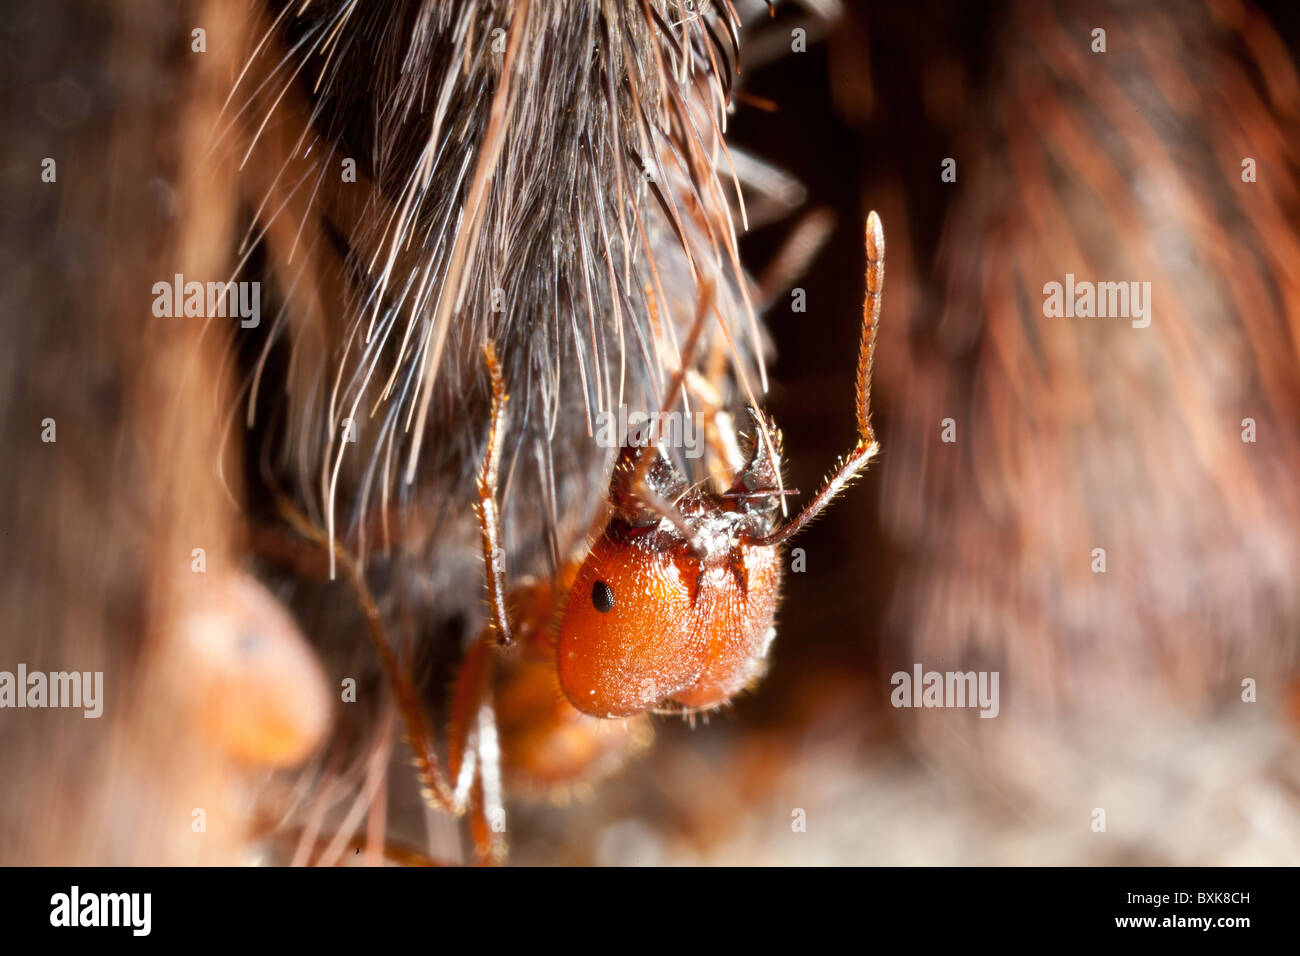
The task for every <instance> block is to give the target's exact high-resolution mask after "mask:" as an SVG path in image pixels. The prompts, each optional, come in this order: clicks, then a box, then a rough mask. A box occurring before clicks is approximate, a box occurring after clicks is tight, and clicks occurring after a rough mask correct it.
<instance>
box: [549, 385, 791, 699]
mask: <svg viewBox="0 0 1300 956" xmlns="http://www.w3.org/2000/svg"><path fill="white" fill-rule="evenodd" d="M750 416H751V418H752V419H753V420H754V422H755V424H756V425H757V426H758V427H757V428H756V429H755V435H754V438H753V447H752V450H751V454H750V458H749V462H748V464H747V465H746V466H745V468H744V469H743V470H742V471H741V472H740V473H739V474H738V475H737V477H736V480H735V482H734V483H733V485H732V488H731V490H730V491H728V492H727V494H726V495H724V496H722V497H720V498H719V497H717V496H714V495H710V494H708V493H705V492H691V493H689V494H688V493H687V490H688V486H687V483H686V481H685V479H684V478H683V477H682V475H681V473H680V472H679V471H678V470H677V469H676V467H674V465H673V464H672V462H671V461H670V460H669V459H668V458H667V457H666V456H665V455H664V454H663V452H662V451H660V450H657V449H646V450H644V454H645V455H647V456H653V458H650V459H648V460H647V459H645V458H642V450H640V449H634V448H624V449H623V451H622V452H621V454H620V455H619V459H618V462H617V464H616V465H615V468H614V478H613V481H612V482H611V486H610V503H611V505H612V507H613V516H612V517H611V519H610V521H609V523H608V524H607V525H606V527H605V530H604V533H603V534H602V535H601V536H600V538H599V539H598V540H597V541H596V543H595V545H593V547H592V549H591V551H590V553H589V554H588V555H587V558H586V560H585V561H584V562H583V564H582V567H581V568H580V569H579V571H578V575H577V577H576V578H575V580H574V583H573V586H572V588H571V589H570V591H569V594H568V598H567V601H566V603H565V608H564V615H563V618H562V619H561V623H560V634H559V639H558V643H557V646H556V665H557V668H558V671H559V678H560V686H561V687H562V688H563V690H564V693H565V695H566V696H567V697H568V698H569V701H570V702H571V703H572V704H573V705H574V706H575V707H577V708H578V709H579V710H581V711H583V712H584V713H587V714H592V715H594V716H598V717H626V716H630V715H633V714H638V713H642V712H644V711H646V710H650V709H654V708H657V707H659V706H661V705H663V704H665V702H671V703H673V704H675V705H678V706H681V707H684V708H688V709H690V710H703V709H708V708H710V707H714V706H717V705H719V704H722V703H725V702H726V701H727V700H729V699H730V698H731V697H732V696H733V695H734V694H736V693H737V692H739V691H740V690H741V689H742V688H743V687H744V686H745V685H746V684H748V683H749V682H750V681H752V680H753V679H754V678H755V677H756V676H757V675H758V673H759V671H760V670H761V669H762V666H763V662H764V658H765V655H766V649H767V643H768V641H769V640H770V637H771V634H772V618H773V615H774V614H775V610H776V601H777V593H778V590H779V587H780V564H779V560H778V558H777V549H776V548H775V547H765V546H755V545H751V544H750V541H751V539H755V538H759V537H763V536H765V535H766V534H768V533H769V532H770V531H771V527H772V522H773V521H774V519H775V515H776V511H777V509H778V508H779V498H780V494H781V492H780V490H779V482H778V481H777V480H776V475H777V468H778V467H779V454H778V448H779V446H778V445H777V444H774V443H773V442H779V439H774V440H773V442H769V440H768V439H767V438H766V437H765V431H769V430H770V429H767V428H765V426H766V422H765V421H764V420H763V419H762V417H761V416H760V415H759V413H757V412H756V411H754V410H753V409H750Z"/></svg>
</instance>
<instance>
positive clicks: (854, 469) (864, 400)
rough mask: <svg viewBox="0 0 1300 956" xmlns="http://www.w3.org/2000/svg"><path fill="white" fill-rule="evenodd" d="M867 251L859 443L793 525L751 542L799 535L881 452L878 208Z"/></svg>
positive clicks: (881, 246) (881, 234) (881, 254)
mask: <svg viewBox="0 0 1300 956" xmlns="http://www.w3.org/2000/svg"><path fill="white" fill-rule="evenodd" d="M866 251H867V294H866V298H865V300H864V301H863V303H862V342H861V345H860V346H859V348H858V377H857V392H858V403H857V414H858V443H857V444H856V445H854V446H853V449H852V450H851V451H850V452H849V453H848V455H847V456H846V457H844V458H843V459H841V460H840V463H839V464H838V465H837V466H836V468H835V471H834V472H833V473H832V474H831V476H830V478H828V479H827V480H826V484H825V485H823V486H822V489H821V491H819V492H817V494H816V495H815V496H814V497H813V499H812V500H811V501H810V502H808V504H807V505H805V506H804V509H803V510H802V511H801V512H799V514H798V515H796V516H795V517H794V519H793V520H792V521H790V523H789V524H787V525H786V526H785V527H783V528H781V529H780V530H779V531H776V532H774V533H773V534H770V535H768V536H767V537H765V538H759V539H756V540H754V541H751V542H750V543H751V544H755V545H761V546H769V545H779V544H782V543H784V542H785V541H786V540H788V539H789V538H791V537H793V536H794V535H796V534H798V533H799V532H800V531H801V530H802V529H803V527H804V526H805V525H807V524H808V522H810V521H812V520H813V519H814V518H816V517H817V515H818V514H820V513H821V510H822V509H823V508H825V507H826V506H827V505H828V504H830V503H831V501H832V500H833V499H834V498H835V496H836V495H838V494H839V493H840V492H841V491H843V490H844V488H845V486H846V485H847V484H848V483H849V482H850V481H852V480H853V479H854V478H855V477H856V476H857V474H858V472H860V471H861V470H862V469H863V467H865V466H866V464H867V462H869V461H871V459H872V458H874V457H875V456H876V453H877V452H878V451H880V445H879V444H878V443H877V442H876V433H875V432H874V431H873V430H872V428H871V371H872V366H873V365H874V363H875V357H876V330H877V328H879V326H880V293H881V289H882V287H883V286H884V283H885V233H884V230H883V229H882V228H881V225H880V217H879V216H877V215H876V213H875V212H874V211H872V212H871V214H870V215H868V216H867V238H866Z"/></svg>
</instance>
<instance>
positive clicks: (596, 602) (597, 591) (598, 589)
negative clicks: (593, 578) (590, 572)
mask: <svg viewBox="0 0 1300 956" xmlns="http://www.w3.org/2000/svg"><path fill="white" fill-rule="evenodd" d="M591 603H592V606H593V607H595V609H596V610H597V611H599V612H600V613H601V614H608V613H609V612H610V611H612V610H614V589H613V588H611V587H610V586H609V585H608V584H606V583H605V582H604V581H597V582H596V583H595V584H593V585H592V586H591Z"/></svg>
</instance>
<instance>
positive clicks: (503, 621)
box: [282, 212, 885, 863]
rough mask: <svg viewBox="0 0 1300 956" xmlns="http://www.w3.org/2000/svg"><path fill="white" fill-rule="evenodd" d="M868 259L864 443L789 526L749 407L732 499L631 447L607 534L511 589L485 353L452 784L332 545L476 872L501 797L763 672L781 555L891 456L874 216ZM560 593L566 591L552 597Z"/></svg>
mask: <svg viewBox="0 0 1300 956" xmlns="http://www.w3.org/2000/svg"><path fill="white" fill-rule="evenodd" d="M866 260H867V269H866V297H865V300H864V303H863V317H862V334H861V343H860V346H859V352H858V369H857V382H856V385H857V431H858V438H857V443H856V444H855V445H854V446H853V448H852V449H851V450H850V451H849V453H848V454H847V455H846V456H844V457H843V458H841V459H840V460H839V462H838V463H837V464H836V466H835V469H834V470H833V472H832V473H831V475H830V477H829V478H828V479H827V480H826V482H825V484H824V485H823V486H822V488H821V490H820V491H818V492H817V494H816V495H815V496H814V497H813V498H812V499H811V500H810V501H809V502H808V503H807V504H806V505H805V506H804V508H803V510H802V511H800V512H799V513H798V514H797V515H796V516H795V517H794V518H793V519H792V520H790V521H788V522H786V523H784V524H781V523H780V522H779V516H780V513H781V511H782V507H781V503H782V500H783V497H784V496H785V495H789V494H796V493H797V492H794V491H788V490H785V489H783V488H782V485H781V480H780V470H781V435H780V432H779V431H778V430H777V429H776V427H775V426H774V425H773V424H772V422H771V421H770V420H769V419H768V418H767V417H766V416H765V415H764V414H763V413H761V412H760V411H758V410H757V409H755V408H753V407H752V406H748V407H747V408H746V412H747V414H748V416H749V418H750V420H751V423H752V424H753V426H754V434H753V438H752V441H751V442H750V449H749V455H748V460H747V461H746V462H745V463H744V464H743V465H742V466H741V467H739V468H738V469H733V470H734V475H733V478H732V482H731V485H730V487H728V488H727V490H726V491H724V492H722V493H715V492H712V491H709V490H707V489H705V488H702V487H692V486H690V485H689V484H688V483H687V481H686V479H685V478H684V477H683V476H682V474H681V473H680V472H679V471H678V469H677V467H676V466H675V465H674V464H673V462H672V461H671V459H669V458H668V456H667V455H666V454H665V453H664V452H663V450H662V448H661V447H660V446H659V445H658V444H657V443H651V444H650V445H648V446H646V447H633V446H624V447H623V448H622V449H621V451H620V453H619V456H618V459H617V461H616V463H615V466H614V471H613V476H612V478H611V480H610V486H609V496H608V505H609V508H610V515H609V518H608V521H607V523H606V524H605V527H604V530H603V532H601V533H600V535H599V536H598V537H597V539H596V541H595V543H594V544H593V545H592V546H591V548H590V550H589V551H588V553H587V554H586V555H585V557H584V558H582V559H581V560H580V561H579V560H574V561H570V562H568V563H567V564H566V565H564V566H563V567H562V568H561V570H560V572H559V574H558V576H557V579H556V580H555V581H554V582H537V581H527V582H521V583H520V584H518V585H516V586H515V587H514V588H513V589H509V590H508V589H507V587H506V580H505V578H506V574H505V565H504V561H503V560H502V555H503V554H504V549H503V548H502V547H501V530H500V510H499V506H498V503H497V495H498V487H497V483H498V470H499V466H500V461H501V454H502V446H503V436H504V432H505V422H506V409H507V405H508V403H509V395H508V393H507V390H506V387H505V382H504V376H503V374H502V370H501V366H500V363H499V361H498V359H497V355H496V349H495V346H494V345H493V343H492V342H491V341H489V342H488V343H487V344H486V345H485V347H484V358H485V363H486V366H487V371H488V376H489V380H490V383H491V390H492V403H491V417H490V424H489V428H488V436H487V448H486V453H485V455H484V457H483V460H482V463H481V466H480V468H479V471H478V474H477V489H478V499H479V500H478V503H477V507H476V512H477V516H478V523H479V529H480V537H481V542H482V550H483V562H484V571H485V575H484V576H485V581H486V591H487V600H488V606H489V622H488V624H487V626H486V628H485V629H484V631H483V633H482V634H481V635H480V637H479V638H478V639H477V640H476V641H475V642H474V644H473V645H472V646H471V648H470V649H469V650H468V652H467V653H466V656H465V659H464V662H463V663H462V665H461V669H460V672H459V674H458V675H457V678H456V680H455V686H454V688H453V692H452V700H451V708H450V718H449V728H448V745H447V774H446V775H445V776H444V773H443V770H442V765H441V763H440V761H439V759H438V757H437V752H436V748H435V745H434V735H433V733H432V731H431V729H430V726H429V721H428V717H427V715H426V713H425V712H424V710H423V709H422V707H421V705H420V703H419V697H418V692H417V691H416V689H415V686H414V684H413V682H412V680H411V678H410V675H409V673H407V672H405V671H404V670H403V669H402V668H401V667H399V665H398V663H397V660H396V658H395V655H394V654H393V651H392V648H391V645H389V643H388V641H387V640H386V638H385V637H384V635H383V630H382V625H381V623H380V614H379V611H378V609H377V606H376V604H375V601H374V599H373V597H372V596H371V594H370V591H369V588H368V586H367V584H366V582H365V579H364V575H363V574H362V573H361V572H360V570H359V569H358V568H357V566H356V565H355V564H354V563H353V562H352V561H351V560H350V558H349V556H348V555H347V553H346V551H345V550H344V549H343V548H342V546H341V545H338V544H337V543H336V544H335V546H334V547H335V552H336V557H337V558H338V559H339V563H340V566H341V567H342V569H343V571H344V573H345V574H346V576H347V577H348V578H349V579H350V580H351V582H352V584H353V587H354V588H355V590H356V591H357V593H358V595H359V597H360V603H361V606H362V610H363V612H364V613H365V615H366V618H367V621H368V624H369V629H370V636H371V639H372V642H373V643H374V644H375V647H376V649H377V650H378V653H379V655H380V661H381V664H382V665H383V668H384V671H385V673H386V676H387V678H388V680H389V683H390V685H391V687H392V689H393V692H394V694H395V696H396V698H397V702H398V705H399V707H400V709H401V712H402V715H403V720H404V722H405V724H406V728H407V733H408V737H409V740H410V743H411V747H412V750H413V752H414V754H415V763H416V767H417V772H418V775H419V778H420V780H421V783H422V784H423V786H424V795H425V798H426V799H427V800H428V801H429V802H430V803H431V804H432V805H433V806H435V807H436V808H438V809H441V810H445V811H447V812H450V813H452V814H454V815H457V816H460V815H467V816H468V819H469V830H470V835H471V839H472V841H473V844H474V851H475V857H476V858H477V860H478V862H480V863H501V862H504V860H505V855H506V843H505V837H504V833H505V811H504V808H503V805H502V791H503V789H505V788H506V785H508V787H509V789H511V791H512V792H516V791H525V792H526V791H528V790H534V791H549V792H552V793H553V792H555V790H556V789H557V788H563V787H566V786H572V785H573V784H575V782H578V781H587V780H591V779H593V778H595V777H599V776H602V775H605V774H607V773H608V772H610V771H611V770H613V769H614V768H616V767H617V766H619V765H620V764H621V763H622V762H623V761H624V760H625V759H627V758H628V757H629V756H631V755H634V754H635V753H636V752H637V751H639V750H642V749H644V748H645V747H646V746H647V745H648V742H649V736H650V730H649V723H648V714H650V713H665V712H680V713H684V714H686V715H690V716H693V715H695V714H700V713H705V712H708V711H711V710H713V709H715V708H717V707H719V706H721V705H723V704H725V703H726V702H727V701H729V700H730V699H731V698H732V697H734V696H735V695H736V694H738V693H740V692H741V691H742V690H744V689H746V688H747V687H750V686H752V685H753V684H754V683H755V682H756V681H757V680H758V679H759V678H760V677H761V676H762V672H763V670H764V667H765V664H766V658H767V653H768V649H769V648H770V646H771V643H772V640H773V638H774V636H775V633H776V630H775V627H774V624H773V621H774V618H775V614H776V608H777V604H778V603H779V595H780V587H781V577H782V566H781V558H780V548H781V546H782V545H783V544H785V543H786V542H787V541H788V540H789V539H790V538H792V537H793V536H794V535H796V534H798V533H799V532H800V531H801V530H802V529H803V528H804V527H805V526H806V525H807V524H808V523H809V522H811V521H812V520H813V519H814V518H816V517H817V516H818V515H819V514H820V513H821V512H822V510H823V509H824V508H825V507H826V506H827V505H828V504H830V502H831V501H832V500H833V499H834V498H835V497H836V496H837V495H838V494H839V493H840V492H841V491H843V490H844V489H845V487H846V486H847V485H848V484H849V482H850V481H852V480H853V479H854V478H855V477H856V476H857V475H858V474H859V473H860V472H861V471H862V469H863V468H864V467H865V466H866V465H867V464H868V463H869V462H870V461H871V459H872V458H874V457H875V456H876V454H877V453H878V451H879V447H880V446H879V444H878V443H877V442H876V437H875V433H874V431H873V430H872V427H871V418H870V401H871V374H872V365H873V361H874V356H875V344H876V331H877V328H878V326H879V322H880V313H881V289H882V286H883V283H884V276H885V240H884V232H883V230H882V228H881V224H880V219H879V217H878V216H877V215H876V213H875V212H872V213H870V215H869V216H868V217H867V224H866ZM711 299H712V296H711V287H710V288H706V290H705V291H704V293H703V294H702V295H701V297H700V304H699V307H698V310H697V314H696V317H695V322H694V325H693V327H692V329H691V331H690V334H689V336H688V339H687V342H686V344H685V346H684V348H683V351H682V360H681V363H680V367H679V370H678V371H677V372H676V373H675V374H674V376H673V378H672V380H671V384H670V386H669V388H668V390H667V391H666V393H665V394H666V395H668V396H669V399H668V406H671V404H672V403H673V401H674V400H673V396H674V395H675V394H676V393H677V391H678V390H679V389H681V388H682V387H683V385H684V383H685V382H686V379H687V373H686V371H685V370H686V368H687V366H688V365H689V364H690V356H691V355H692V353H693V351H694V348H695V344H696V341H697V340H698V338H699V335H700V332H701V329H702V327H703V321H704V318H705V317H706V316H707V315H708V313H709V312H711V311H712V302H711ZM668 410H669V407H665V409H664V411H665V412H667V411H668ZM282 510H284V511H285V513H286V515H287V516H288V517H289V519H290V521H291V523H292V524H294V525H295V527H297V528H298V530H299V531H300V532H302V533H304V534H307V535H309V536H311V537H313V538H314V539H315V540H317V541H318V542H320V543H322V544H325V543H326V540H325V539H324V538H323V537H322V535H321V533H320V532H319V530H318V529H312V528H310V527H308V526H306V524H305V523H304V522H303V521H302V520H301V516H296V515H295V514H294V513H293V512H292V511H291V510H288V509H286V508H284V507H282ZM557 593H558V594H561V595H563V598H562V600H560V601H558V602H557V601H556V600H555V599H554V597H553V595H554V594H557ZM503 775H504V780H503Z"/></svg>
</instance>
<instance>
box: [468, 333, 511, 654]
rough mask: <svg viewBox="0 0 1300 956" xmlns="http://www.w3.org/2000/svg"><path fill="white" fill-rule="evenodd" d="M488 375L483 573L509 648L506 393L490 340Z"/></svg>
mask: <svg viewBox="0 0 1300 956" xmlns="http://www.w3.org/2000/svg"><path fill="white" fill-rule="evenodd" d="M483 357H484V359H485V360H486V361H487V367H488V376H489V378H490V379H491V380H492V417H491V423H490V424H489V426H488V442H487V451H486V452H485V453H484V455H483V465H482V467H481V468H480V470H479V475H478V508H477V509H476V512H477V514H478V524H479V532H480V536H481V538H482V541H483V574H484V578H485V579H486V581H487V591H488V606H489V607H490V608H491V611H492V626H493V627H494V628H496V635H497V643H498V644H500V645H501V646H502V647H509V646H510V644H511V643H513V638H512V637H511V636H510V622H509V619H508V616H507V614H506V593H505V591H506V588H505V580H506V553H505V549H504V548H502V547H501V515H500V513H499V512H498V509H497V500H496V496H497V473H498V471H499V470H500V467H501V442H502V438H503V436H504V433H505V419H506V403H507V402H509V401H510V396H509V395H507V394H506V387H505V380H504V377H503V376H502V374H501V363H500V362H498V361H497V351H496V346H495V345H494V344H493V343H492V341H491V340H489V341H488V343H487V344H486V345H485V346H484V347H483Z"/></svg>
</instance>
